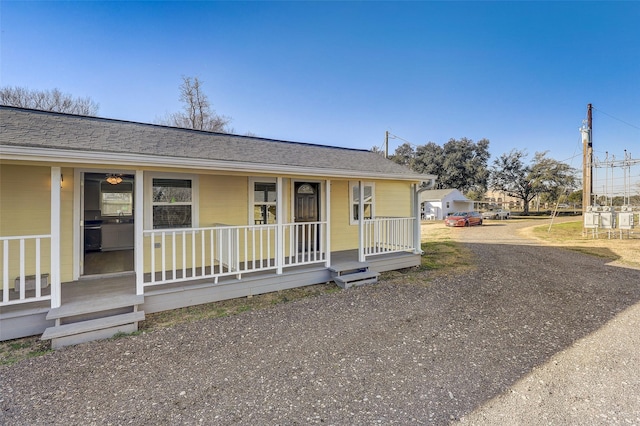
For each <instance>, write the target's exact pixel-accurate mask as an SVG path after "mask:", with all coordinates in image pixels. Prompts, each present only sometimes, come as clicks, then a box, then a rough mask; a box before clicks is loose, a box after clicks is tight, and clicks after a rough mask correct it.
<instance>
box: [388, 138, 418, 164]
mask: <svg viewBox="0 0 640 426" xmlns="http://www.w3.org/2000/svg"><path fill="white" fill-rule="evenodd" d="M390 159H391V160H392V161H394V162H396V163H398V164H402V165H403V166H407V167H409V168H410V169H413V163H414V159H415V152H414V151H413V147H412V146H411V145H410V144H409V143H406V142H405V143H403V144H402V145H400V146H399V147H397V148H396V150H395V152H394V153H393V155H391V156H390Z"/></svg>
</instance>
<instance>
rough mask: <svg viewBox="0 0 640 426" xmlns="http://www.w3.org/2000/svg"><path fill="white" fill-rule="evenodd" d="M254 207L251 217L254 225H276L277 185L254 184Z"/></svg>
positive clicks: (269, 183) (270, 183) (266, 183)
mask: <svg viewBox="0 0 640 426" xmlns="http://www.w3.org/2000/svg"><path fill="white" fill-rule="evenodd" d="M252 184H253V205H252V206H250V208H252V212H251V213H250V217H252V218H253V224H255V225H266V224H271V223H276V220H277V218H276V202H277V200H276V193H277V190H276V184H275V182H255V181H254V182H252Z"/></svg>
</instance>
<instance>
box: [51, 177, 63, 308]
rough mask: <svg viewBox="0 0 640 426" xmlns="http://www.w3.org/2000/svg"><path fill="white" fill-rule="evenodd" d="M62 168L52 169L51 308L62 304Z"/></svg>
mask: <svg viewBox="0 0 640 426" xmlns="http://www.w3.org/2000/svg"><path fill="white" fill-rule="evenodd" d="M60 183H61V177H60V167H51V307H52V308H59V307H60V305H61V304H62V289H61V287H60V281H61V278H60V206H61V203H60Z"/></svg>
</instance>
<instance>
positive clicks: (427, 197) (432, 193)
mask: <svg viewBox="0 0 640 426" xmlns="http://www.w3.org/2000/svg"><path fill="white" fill-rule="evenodd" d="M452 192H457V193H458V194H456V195H458V196H457V197H456V198H455V201H471V200H469V199H468V198H467V197H465V196H464V194H462V193H461V192H460V191H458V190H457V189H455V188H449V189H430V190H427V191H422V193H421V194H420V199H421V200H422V201H440V200H442V199H443V198H445V197H446V196H447V195H449V194H451V193H452Z"/></svg>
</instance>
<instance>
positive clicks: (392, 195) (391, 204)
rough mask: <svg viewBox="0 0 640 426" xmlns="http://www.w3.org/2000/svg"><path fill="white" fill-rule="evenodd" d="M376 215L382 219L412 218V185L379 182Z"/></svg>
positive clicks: (377, 184)
mask: <svg viewBox="0 0 640 426" xmlns="http://www.w3.org/2000/svg"><path fill="white" fill-rule="evenodd" d="M375 197H376V198H375V202H376V205H375V215H376V216H382V217H411V216H412V212H411V184H410V183H408V182H391V181H377V182H376V195H375Z"/></svg>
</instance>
